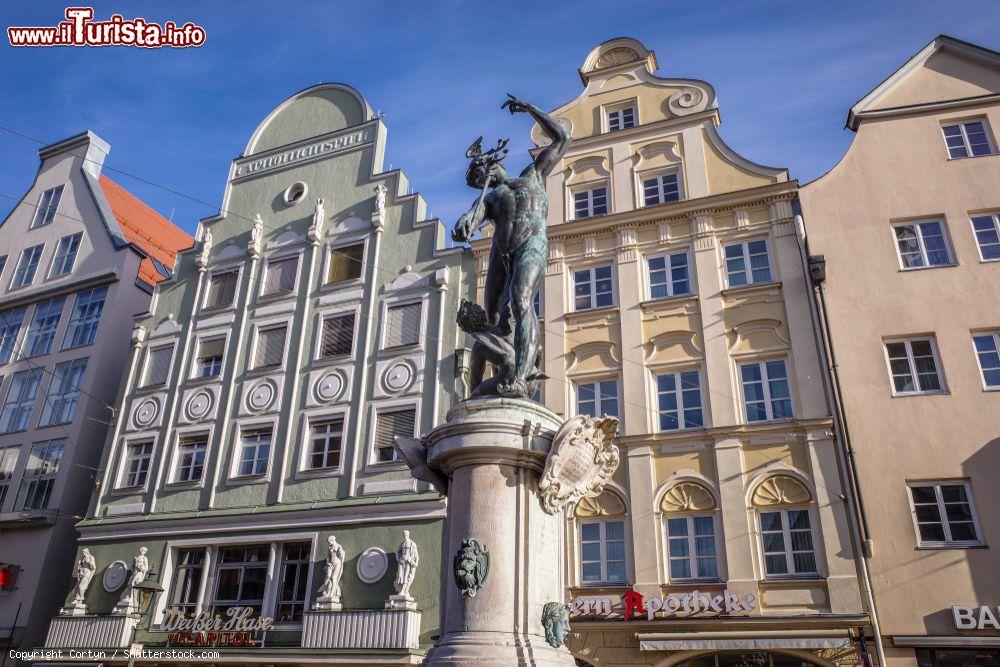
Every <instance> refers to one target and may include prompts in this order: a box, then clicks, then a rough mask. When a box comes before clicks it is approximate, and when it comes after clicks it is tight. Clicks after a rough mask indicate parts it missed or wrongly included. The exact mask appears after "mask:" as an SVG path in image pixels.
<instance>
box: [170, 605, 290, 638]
mask: <svg viewBox="0 0 1000 667" xmlns="http://www.w3.org/2000/svg"><path fill="white" fill-rule="evenodd" d="M252 616H253V608H252V607H230V608H229V609H227V610H226V616H225V617H222V616H218V615H214V616H212V615H209V614H208V612H202V613H200V614H197V615H195V616H191V617H190V618H188V617H186V616H184V614H182V613H181V612H179V611H177V610H176V609H170V610H168V611H167V616H166V618H165V619H163V626H162V628H163V630H165V631H166V632H168V633H170V634H169V635H168V636H167V644H168V645H170V646H260V642H259V641H258V640H257V639H256V638H255V637H254V635H255V634H256V633H258V632H266V631H267V630H270V629H271V628H272V627H274V619H273V618H271V617H270V616H260V617H258V618H252Z"/></svg>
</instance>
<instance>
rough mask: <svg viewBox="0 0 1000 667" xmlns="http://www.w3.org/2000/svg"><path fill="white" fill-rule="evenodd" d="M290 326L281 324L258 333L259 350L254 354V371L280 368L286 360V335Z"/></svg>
mask: <svg viewBox="0 0 1000 667" xmlns="http://www.w3.org/2000/svg"><path fill="white" fill-rule="evenodd" d="M287 333H288V325H287V324H280V325H278V326H275V327H268V328H267V329H260V330H258V331H257V350H256V353H255V354H254V363H253V367H254V369H260V368H278V367H279V366H281V362H282V361H283V360H284V358H285V335H286V334H287Z"/></svg>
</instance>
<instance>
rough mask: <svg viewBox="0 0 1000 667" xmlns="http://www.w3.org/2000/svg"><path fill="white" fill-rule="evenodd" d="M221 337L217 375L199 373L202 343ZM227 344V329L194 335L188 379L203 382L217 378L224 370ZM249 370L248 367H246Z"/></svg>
mask: <svg viewBox="0 0 1000 667" xmlns="http://www.w3.org/2000/svg"><path fill="white" fill-rule="evenodd" d="M220 338H221V339H222V362H221V364H220V366H219V374H218V375H201V373H200V370H201V368H200V361H199V359H200V355H201V346H202V344H203V343H206V342H210V341H214V340H218V339H220ZM228 346H229V333H228V332H227V331H216V332H205V333H202V334H198V335H197V336H196V337H195V341H194V349H193V350H192V352H193V354H192V355H191V369H190V372H189V374H188V379H190V380H194V381H196V382H197V381H199V380H203V381H205V382H211V381H212V380H219V378H221V377H222V376H223V375H224V374H225V371H226V348H227V347H228ZM251 358H252V357H251ZM248 370H250V369H248Z"/></svg>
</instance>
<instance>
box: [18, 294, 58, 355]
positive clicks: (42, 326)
mask: <svg viewBox="0 0 1000 667" xmlns="http://www.w3.org/2000/svg"><path fill="white" fill-rule="evenodd" d="M65 304H66V297H59V298H58V299H49V300H48V301H42V302H39V303H37V304H36V305H35V315H34V317H32V318H31V325H30V326H29V327H28V338H27V340H25V342H24V356H25V357H37V356H39V355H42V354H48V353H49V352H50V351H51V350H52V343H53V342H54V341H55V339H56V329H58V328H59V320H60V319H61V318H62V311H63V306H64V305H65Z"/></svg>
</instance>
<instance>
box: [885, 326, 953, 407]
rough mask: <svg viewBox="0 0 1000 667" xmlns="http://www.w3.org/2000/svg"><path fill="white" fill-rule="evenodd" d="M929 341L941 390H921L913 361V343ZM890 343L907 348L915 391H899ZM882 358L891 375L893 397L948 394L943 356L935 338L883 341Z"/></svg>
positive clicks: (905, 337)
mask: <svg viewBox="0 0 1000 667" xmlns="http://www.w3.org/2000/svg"><path fill="white" fill-rule="evenodd" d="M925 340H926V341H929V342H930V345H931V354H932V355H933V356H934V368H935V370H936V371H937V377H938V384H939V385H941V386H940V388H939V389H928V390H927V391H923V390H922V389H920V378H919V377H917V366H916V363H915V362H914V360H913V343H914V342H916V341H925ZM890 343H903V345H904V346H905V347H906V362H907V364H909V367H910V377H911V378H912V379H913V386H914V387H916V390H914V391H897V390H896V381H895V379H894V377H893V372H892V362H891V361H890V358H889V344H890ZM882 356H883V358H884V359H885V370H886V372H887V373H888V374H889V388H890V390H891V391H892V395H893V396H925V395H928V394H946V393H948V385H947V383H946V381H945V375H944V366H942V365H941V355H940V353H939V352H938V347H937V340H936V338H935V336H933V335H929V336H904V337H897V338H886V339H883V340H882Z"/></svg>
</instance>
